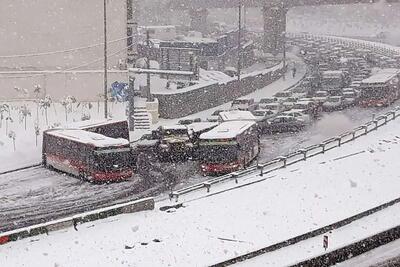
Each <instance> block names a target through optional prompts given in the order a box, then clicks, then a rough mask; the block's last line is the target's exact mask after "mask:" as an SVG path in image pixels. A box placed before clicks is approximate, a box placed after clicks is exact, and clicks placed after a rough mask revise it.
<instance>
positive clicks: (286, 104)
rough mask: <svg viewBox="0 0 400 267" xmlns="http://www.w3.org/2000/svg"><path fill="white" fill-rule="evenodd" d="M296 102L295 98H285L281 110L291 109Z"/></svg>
mask: <svg viewBox="0 0 400 267" xmlns="http://www.w3.org/2000/svg"><path fill="white" fill-rule="evenodd" d="M296 102H297V98H296V97H289V98H286V100H285V102H283V103H282V107H283V110H290V109H292V108H293V106H294V104H295V103H296Z"/></svg>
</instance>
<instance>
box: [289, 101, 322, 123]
mask: <svg viewBox="0 0 400 267" xmlns="http://www.w3.org/2000/svg"><path fill="white" fill-rule="evenodd" d="M293 109H294V110H302V113H304V114H308V115H309V116H310V117H311V118H313V119H315V118H318V117H320V115H321V112H322V105H321V104H319V103H316V102H314V101H298V102H297V103H296V104H294V106H293Z"/></svg>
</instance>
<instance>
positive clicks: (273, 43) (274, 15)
mask: <svg viewBox="0 0 400 267" xmlns="http://www.w3.org/2000/svg"><path fill="white" fill-rule="evenodd" d="M287 10H288V9H287V8H285V7H282V6H275V7H274V6H264V7H263V9H262V11H263V17H264V43H263V49H264V52H266V53H272V54H274V55H276V54H278V53H280V52H282V51H283V44H284V42H285V41H284V38H285V37H284V33H285V31H286V14H287Z"/></svg>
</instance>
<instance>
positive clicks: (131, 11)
mask: <svg viewBox="0 0 400 267" xmlns="http://www.w3.org/2000/svg"><path fill="white" fill-rule="evenodd" d="M138 15H139V7H138V3H137V0H126V35H127V41H126V45H127V58H126V65H127V68H128V86H129V88H128V111H129V112H128V122H129V130H130V131H133V130H134V123H135V121H134V119H133V113H134V109H135V103H134V85H135V74H134V73H133V72H131V71H129V68H133V67H134V66H135V64H136V59H137V43H138Z"/></svg>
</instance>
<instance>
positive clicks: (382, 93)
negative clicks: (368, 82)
mask: <svg viewBox="0 0 400 267" xmlns="http://www.w3.org/2000/svg"><path fill="white" fill-rule="evenodd" d="M387 93H388V89H387V88H385V87H378V88H369V89H363V90H362V91H361V97H362V98H373V99H383V98H385V97H386V95H387Z"/></svg>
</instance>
